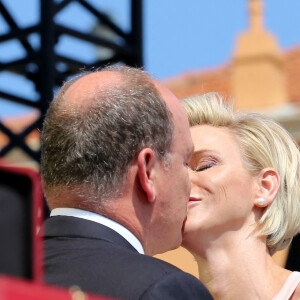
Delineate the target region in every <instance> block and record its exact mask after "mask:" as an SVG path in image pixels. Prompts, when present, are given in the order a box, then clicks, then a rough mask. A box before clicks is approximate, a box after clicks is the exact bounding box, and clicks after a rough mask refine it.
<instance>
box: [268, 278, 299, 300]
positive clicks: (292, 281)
mask: <svg viewBox="0 0 300 300" xmlns="http://www.w3.org/2000/svg"><path fill="white" fill-rule="evenodd" d="M299 283H300V272H292V273H291V274H290V276H289V277H288V278H287V280H286V282H285V283H284V285H283V287H282V288H281V290H280V291H279V293H278V294H277V295H276V296H275V297H274V298H273V299H272V300H288V299H290V297H291V296H292V295H293V293H294V291H295V289H296V288H297V286H298V284H299Z"/></svg>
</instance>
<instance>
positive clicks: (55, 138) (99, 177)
mask: <svg viewBox="0 0 300 300" xmlns="http://www.w3.org/2000/svg"><path fill="white" fill-rule="evenodd" d="M102 71H114V72H118V73H120V74H121V76H122V78H123V81H122V83H120V84H118V85H117V86H116V85H108V86H105V87H104V88H102V89H99V91H97V92H95V93H94V94H91V93H90V94H89V93H88V92H87V94H86V98H87V101H86V102H87V104H86V105H81V104H76V103H73V104H72V101H64V100H65V99H64V96H65V92H66V91H67V90H68V88H69V87H70V86H71V85H72V84H73V83H74V82H75V81H76V80H78V79H77V78H76V79H73V80H71V81H69V82H67V83H66V84H65V85H64V86H63V87H62V88H61V90H60V91H59V92H58V93H57V95H56V97H55V98H54V100H53V101H52V103H51V104H50V107H49V109H48V112H47V114H46V117H45V121H44V126H43V132H42V146H41V150H42V161H41V173H42V177H43V182H44V188H45V192H46V196H48V194H51V193H53V192H54V193H57V191H59V190H60V189H61V188H64V189H65V188H67V189H69V190H70V191H72V192H76V193H77V196H79V197H81V198H82V200H83V199H85V201H94V200H96V199H97V200H98V199H101V200H103V201H105V200H108V199H111V198H113V197H117V196H119V195H120V193H121V192H122V187H123V183H124V179H125V178H126V174H127V171H128V168H129V166H130V165H131V163H132V161H133V160H134V158H135V157H136V156H137V155H138V153H139V152H140V151H141V150H142V149H143V148H145V147H150V148H152V149H153V151H154V152H155V154H156V155H157V156H158V157H159V159H161V161H162V162H163V161H164V160H165V159H166V157H169V155H168V156H167V154H168V153H170V151H171V146H172V141H173V136H174V124H173V118H172V115H171V112H170V111H169V110H168V108H167V106H166V104H165V102H164V100H163V99H162V98H161V96H160V94H159V92H158V91H157V89H156V88H155V86H154V84H153V83H152V82H151V79H150V77H149V75H148V74H147V73H146V72H144V71H142V70H139V69H135V68H130V67H126V66H111V67H106V68H104V69H102ZM70 102H71V103H70Z"/></svg>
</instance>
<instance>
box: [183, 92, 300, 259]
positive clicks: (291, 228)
mask: <svg viewBox="0 0 300 300" xmlns="http://www.w3.org/2000/svg"><path fill="white" fill-rule="evenodd" d="M182 103H183V106H184V108H185V110H186V112H187V114H188V118H189V122H190V126H191V127H192V126H196V125H203V124H206V125H211V126H215V127H226V128H228V129H229V130H230V131H231V132H232V133H233V134H234V136H235V137H236V138H237V141H238V143H239V146H240V148H241V153H242V157H243V159H244V163H245V167H246V169H247V170H248V171H249V172H250V174H252V175H255V174H258V172H259V171H261V170H262V169H264V168H266V167H272V168H274V169H275V170H277V172H278V174H279V176H280V188H279V191H278V193H277V196H276V199H275V200H274V201H273V203H272V204H271V205H270V206H269V207H268V208H267V209H266V210H265V211H264V213H263V215H262V216H261V218H260V220H259V221H258V224H259V225H260V234H261V235H264V236H266V237H267V247H268V248H269V251H270V253H271V254H273V253H275V252H276V251H278V250H281V249H284V248H286V247H287V246H288V245H289V244H290V242H291V241H292V239H293V236H295V235H296V234H297V233H298V232H299V227H300V186H299V182H300V166H299V164H300V152H299V147H298V145H297V144H296V142H295V141H294V139H293V138H292V137H291V136H290V134H289V133H288V132H287V131H286V130H285V129H284V128H283V127H282V126H280V125H279V124H278V123H276V122H275V121H273V120H271V119H270V118H268V117H267V116H265V115H263V114H259V113H242V112H235V111H233V106H232V104H231V103H228V102H226V103H224V102H223V100H222V98H221V96H220V95H219V94H217V93H208V94H204V95H201V96H193V97H190V98H187V99H184V100H183V101H182Z"/></svg>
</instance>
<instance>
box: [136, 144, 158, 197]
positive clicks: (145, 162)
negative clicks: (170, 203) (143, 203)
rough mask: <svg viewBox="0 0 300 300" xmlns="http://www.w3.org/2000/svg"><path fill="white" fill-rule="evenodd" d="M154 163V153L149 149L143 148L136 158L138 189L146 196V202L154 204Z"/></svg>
mask: <svg viewBox="0 0 300 300" xmlns="http://www.w3.org/2000/svg"><path fill="white" fill-rule="evenodd" d="M155 163H156V156H155V153H154V152H153V150H152V149H151V148H144V149H142V150H141V151H140V153H139V154H138V157H137V164H138V174H137V176H138V179H139V183H140V187H141V188H142V190H143V191H144V193H145V195H146V196H147V201H148V202H154V200H155V198H156V195H155V188H154V177H155V176H154V175H155V172H154V166H155Z"/></svg>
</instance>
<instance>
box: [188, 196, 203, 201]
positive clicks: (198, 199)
mask: <svg viewBox="0 0 300 300" xmlns="http://www.w3.org/2000/svg"><path fill="white" fill-rule="evenodd" d="M189 201H201V198H200V197H197V196H190V198H189Z"/></svg>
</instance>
